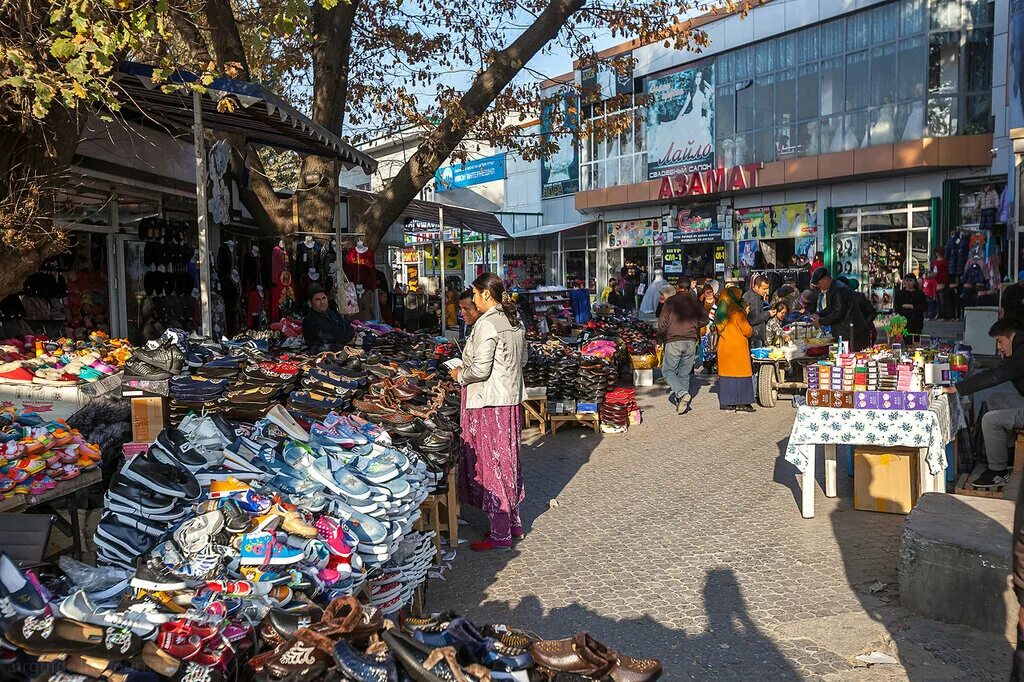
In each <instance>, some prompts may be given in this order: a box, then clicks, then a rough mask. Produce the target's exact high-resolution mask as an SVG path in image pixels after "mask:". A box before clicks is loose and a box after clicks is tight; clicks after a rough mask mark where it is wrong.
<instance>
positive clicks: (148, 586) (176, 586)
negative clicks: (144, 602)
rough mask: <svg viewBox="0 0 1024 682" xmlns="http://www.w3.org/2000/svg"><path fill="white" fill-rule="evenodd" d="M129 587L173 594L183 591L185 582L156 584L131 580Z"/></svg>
mask: <svg viewBox="0 0 1024 682" xmlns="http://www.w3.org/2000/svg"><path fill="white" fill-rule="evenodd" d="M130 584H131V586H132V587H135V588H138V589H140V590H149V591H150V592H173V591H174V590H183V589H185V581H184V580H179V581H177V582H173V583H171V582H168V583H158V582H151V581H149V580H140V579H139V578H132V580H131V583H130Z"/></svg>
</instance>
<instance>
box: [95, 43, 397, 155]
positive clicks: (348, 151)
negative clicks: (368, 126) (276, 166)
mask: <svg viewBox="0 0 1024 682" xmlns="http://www.w3.org/2000/svg"><path fill="white" fill-rule="evenodd" d="M197 80H198V79H197V77H196V75H195V74H193V73H190V72H188V71H181V70H179V71H175V72H173V73H171V74H169V75H168V77H167V78H166V82H167V83H177V84H183V83H194V82H196V81H197ZM115 82H116V87H117V89H118V90H119V92H118V99H119V100H120V101H121V113H122V115H125V116H126V117H130V118H132V119H134V120H136V121H137V122H140V123H142V124H144V125H158V126H167V127H170V128H174V129H177V130H191V128H192V126H193V111H192V92H191V90H188V89H185V88H177V89H174V90H173V91H171V92H164V91H163V89H162V88H161V87H160V84H159V83H154V82H153V67H152V66H150V65H148V64H139V63H137V62H122V63H121V64H120V66H119V68H118V73H117V75H116V77H115ZM206 87H207V90H206V93H205V94H204V95H203V96H202V98H201V99H202V103H203V125H204V127H207V128H211V129H213V130H220V131H223V132H226V133H231V134H236V135H242V136H244V137H245V138H246V140H248V141H249V142H252V143H256V144H265V145H268V146H271V147H276V148H278V149H289V150H291V151H295V152H298V153H300V154H314V155H316V156H324V157H328V158H337V159H339V160H341V162H342V163H343V164H345V165H346V167H348V168H354V167H357V166H358V167H359V168H362V169H363V171H365V172H366V173H373V172H374V171H375V170H376V169H377V161H376V160H375V159H374V158H373V157H371V156H369V155H368V154H365V153H363V152H361V151H359V150H358V149H356V148H355V147H353V146H352V145H350V144H347V143H345V142H343V141H342V140H341V139H340V138H339V137H338V136H337V135H335V134H334V133H332V132H330V131H329V130H327V129H326V128H324V127H323V126H321V125H319V124H317V123H314V122H313V121H312V120H311V119H310V118H309V117H308V116H306V115H304V114H302V113H301V112H299V111H298V110H297V109H295V107H293V106H292V105H290V104H288V103H287V102H285V101H284V100H283V99H282V98H281V97H279V96H278V95H276V94H274V93H273V92H271V91H269V90H267V89H266V88H264V87H263V86H262V85H260V84H259V83H248V82H245V81H240V80H235V79H233V78H218V79H216V80H214V81H213V82H212V83H210V85H208V86H206ZM225 97H231V98H232V99H233V100H234V101H235V102H237V103H238V105H239V106H238V107H237V108H235V109H234V111H230V112H228V111H223V112H222V111H219V110H218V109H217V106H218V104H219V103H220V101H221V100H223V99H224V98H225Z"/></svg>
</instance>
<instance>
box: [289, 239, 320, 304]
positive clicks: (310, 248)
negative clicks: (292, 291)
mask: <svg viewBox="0 0 1024 682" xmlns="http://www.w3.org/2000/svg"><path fill="white" fill-rule="evenodd" d="M323 248H324V245H323V244H321V243H320V242H318V241H316V240H313V239H310V240H309V241H308V242H307V241H306V240H305V239H304V240H302V241H300V242H299V243H298V245H297V246H296V247H295V282H296V285H297V286H296V293H297V294H298V297H299V300H301V301H302V302H305V301H306V298H307V293H308V292H309V284H310V283H311V282H316V283H317V284H320V285H321V286H323V285H322V283H321V282H320V272H321V271H320V255H321V253H322V252H323ZM310 270H313V271H314V272H315V273H316V278H315V279H310Z"/></svg>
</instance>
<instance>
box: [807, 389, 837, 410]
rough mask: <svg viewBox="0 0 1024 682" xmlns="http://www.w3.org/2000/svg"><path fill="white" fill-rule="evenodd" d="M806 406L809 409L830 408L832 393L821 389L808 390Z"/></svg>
mask: <svg viewBox="0 0 1024 682" xmlns="http://www.w3.org/2000/svg"><path fill="white" fill-rule="evenodd" d="M807 405H808V406H809V407H832V391H829V390H822V389H817V388H815V389H809V390H808V391H807Z"/></svg>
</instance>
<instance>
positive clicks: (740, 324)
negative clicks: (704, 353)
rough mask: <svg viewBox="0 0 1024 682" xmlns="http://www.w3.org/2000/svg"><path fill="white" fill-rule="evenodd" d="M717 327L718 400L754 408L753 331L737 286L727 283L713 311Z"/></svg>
mask: <svg viewBox="0 0 1024 682" xmlns="http://www.w3.org/2000/svg"><path fill="white" fill-rule="evenodd" d="M715 329H717V330H718V403H719V406H720V407H721V409H723V410H732V411H734V412H753V411H754V405H753V403H754V383H753V379H752V377H753V376H754V369H753V365H752V364H751V362H750V337H751V335H752V334H753V333H754V330H753V328H752V327H751V326H750V323H749V322H748V321H747V310H746V306H745V304H744V302H743V292H742V291H741V290H740V288H739V287H737V286H729V287H726V288H725V290H724V291H723V292H722V295H721V296H720V297H719V298H718V310H717V311H715Z"/></svg>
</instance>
